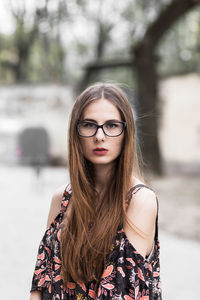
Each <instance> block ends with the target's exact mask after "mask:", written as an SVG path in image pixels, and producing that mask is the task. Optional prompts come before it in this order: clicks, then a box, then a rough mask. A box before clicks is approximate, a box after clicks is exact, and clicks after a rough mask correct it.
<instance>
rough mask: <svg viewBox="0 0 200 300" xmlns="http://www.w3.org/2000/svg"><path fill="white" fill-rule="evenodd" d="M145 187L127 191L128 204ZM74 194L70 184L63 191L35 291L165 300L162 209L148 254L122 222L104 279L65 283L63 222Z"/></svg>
mask: <svg viewBox="0 0 200 300" xmlns="http://www.w3.org/2000/svg"><path fill="white" fill-rule="evenodd" d="M144 187H145V188H149V187H147V186H145V185H143V184H138V185H136V186H134V187H133V188H131V190H130V191H129V193H128V195H127V205H128V204H129V202H130V199H131V197H132V195H133V194H135V193H136V192H137V191H138V190H139V189H141V188H144ZM149 189H150V188H149ZM71 194H72V190H71V186H70V184H69V185H67V187H66V189H65V191H64V194H63V198H62V205H61V210H60V213H59V214H58V215H57V217H56V218H55V219H54V221H53V222H52V224H51V225H50V226H49V228H48V229H47V230H46V232H45V234H44V236H43V239H42V241H41V243H40V245H39V250H38V255H37V261H36V266H35V271H34V274H33V280H32V286H31V291H36V290H37V291H42V295H43V298H42V299H44V300H50V299H59V300H61V299H62V300H72V299H78V300H83V299H84V300H85V299H99V300H100V299H101V300H103V299H116V300H117V299H125V300H131V299H134V300H139V299H140V300H147V299H148V300H154V299H156V300H161V299H162V295H161V294H162V293H161V291H162V289H161V281H160V259H159V254H160V244H159V240H158V213H157V217H156V232H155V238H154V244H153V248H152V251H151V253H150V254H149V255H148V257H143V256H142V255H141V254H140V253H139V252H137V250H136V249H135V248H134V246H133V245H132V244H131V243H130V241H129V240H128V238H127V236H126V234H125V232H124V230H123V226H121V225H119V227H118V230H117V232H116V236H115V239H114V242H113V245H112V249H111V250H110V253H109V255H108V260H107V263H106V266H105V269H104V272H103V274H102V276H101V280H100V281H99V282H95V281H91V282H87V283H81V282H68V283H67V285H63V282H62V278H61V275H60V271H61V258H60V237H61V224H62V220H63V215H64V212H65V211H66V209H67V206H68V204H69V201H70V197H71ZM156 199H157V198H156ZM157 204H158V201H157Z"/></svg>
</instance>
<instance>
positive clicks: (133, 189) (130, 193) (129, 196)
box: [126, 183, 159, 240]
mask: <svg viewBox="0 0 200 300" xmlns="http://www.w3.org/2000/svg"><path fill="white" fill-rule="evenodd" d="M143 187H145V188H147V189H149V190H151V191H153V189H152V188H150V187H149V186H147V185H145V184H142V183H139V184H136V185H135V186H133V187H132V188H131V189H130V190H129V192H128V197H127V201H126V205H127V206H128V205H129V204H130V201H131V198H132V195H133V194H136V193H137V192H138V191H139V190H140V189H141V188H143ZM156 202H157V215H156V232H155V239H156V240H157V239H158V211H159V204H158V198H157V196H156Z"/></svg>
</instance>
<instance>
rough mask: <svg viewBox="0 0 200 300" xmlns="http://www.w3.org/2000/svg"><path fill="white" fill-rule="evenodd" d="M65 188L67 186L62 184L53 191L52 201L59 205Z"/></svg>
mask: <svg viewBox="0 0 200 300" xmlns="http://www.w3.org/2000/svg"><path fill="white" fill-rule="evenodd" d="M66 186H67V185H66V184H63V185H61V186H59V187H58V188H57V189H56V190H55V192H54V193H53V196H52V201H54V202H59V203H60V204H61V201H62V196H63V193H64V191H65V188H66Z"/></svg>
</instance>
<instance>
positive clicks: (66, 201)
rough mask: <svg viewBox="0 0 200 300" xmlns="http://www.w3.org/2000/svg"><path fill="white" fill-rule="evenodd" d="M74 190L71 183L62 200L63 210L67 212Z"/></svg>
mask: <svg viewBox="0 0 200 300" xmlns="http://www.w3.org/2000/svg"><path fill="white" fill-rule="evenodd" d="M71 194H72V190H71V184H70V183H69V184H68V185H67V186H66V188H65V190H64V192H63V196H62V202H61V212H65V211H66V209H67V206H68V204H69V201H70V198H71Z"/></svg>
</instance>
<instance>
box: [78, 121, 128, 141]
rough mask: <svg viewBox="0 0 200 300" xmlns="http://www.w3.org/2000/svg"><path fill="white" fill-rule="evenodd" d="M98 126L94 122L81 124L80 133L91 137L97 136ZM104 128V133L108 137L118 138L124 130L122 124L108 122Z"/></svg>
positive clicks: (79, 126)
mask: <svg viewBox="0 0 200 300" xmlns="http://www.w3.org/2000/svg"><path fill="white" fill-rule="evenodd" d="M98 126H99V125H97V124H95V123H92V122H80V123H79V124H78V131H79V134H80V135H82V136H87V137H89V136H93V135H95V134H96V132H97V128H98ZM102 126H103V131H104V133H105V134H106V135H108V136H118V135H120V134H121V133H122V132H123V129H124V125H123V123H120V122H107V123H105V124H103V125H102Z"/></svg>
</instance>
